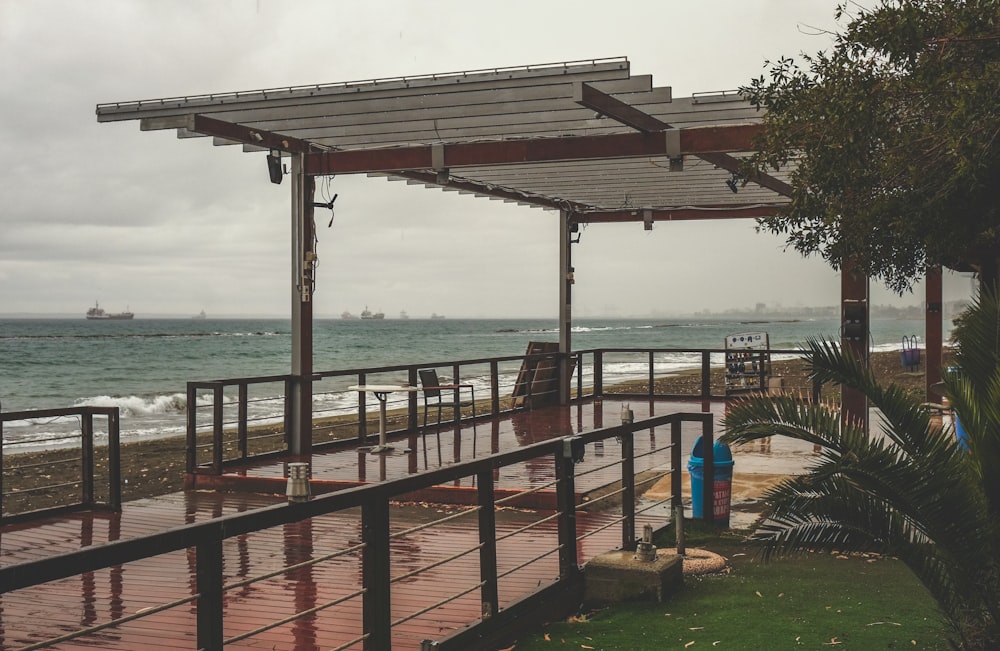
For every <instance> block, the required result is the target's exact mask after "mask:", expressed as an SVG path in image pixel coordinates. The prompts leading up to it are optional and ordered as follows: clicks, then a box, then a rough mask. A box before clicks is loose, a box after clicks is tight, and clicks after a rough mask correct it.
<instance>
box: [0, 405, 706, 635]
mask: <svg viewBox="0 0 1000 651" xmlns="http://www.w3.org/2000/svg"><path fill="white" fill-rule="evenodd" d="M685 422H694V423H700V424H701V428H700V433H701V435H702V436H703V437H706V439H707V441H708V444H707V445H706V446H705V448H706V449H707V450H711V449H712V445H711V443H712V436H713V430H712V426H713V417H712V414H710V413H674V414H668V415H665V416H659V417H655V418H651V419H648V420H643V421H639V422H636V423H632V424H623V425H621V426H616V427H609V428H604V429H599V430H593V431H590V432H586V433H582V434H579V435H576V436H572V437H565V438H559V439H553V440H548V441H543V442H540V443H535V444H532V445H529V446H526V447H523V448H519V449H517V450H513V451H510V452H505V453H502V454H495V455H492V456H488V457H483V458H480V459H476V460H472V461H468V462H464V463H459V464H455V465H452V466H447V467H443V468H440V469H437V470H432V471H429V472H425V473H421V474H417V475H412V476H408V477H405V478H402V479H397V480H391V481H385V482H382V483H377V484H371V485H366V486H362V487H357V488H351V489H347V490H343V491H339V492H336V493H331V494H327V495H323V496H319V497H316V498H314V499H312V500H310V501H305V502H289V503H287V504H277V505H274V506H270V507H265V508H262V509H258V510H255V511H250V512H246V513H239V514H232V515H226V516H222V517H218V518H214V519H212V520H209V521H206V522H203V523H197V524H190V525H186V526H182V527H176V528H173V529H169V530H165V531H161V532H157V533H155V534H153V535H147V536H142V537H138V538H132V539H128V540H119V541H115V542H109V543H107V544H102V545H97V546H93V547H89V548H86V549H81V550H78V551H73V552H71V553H66V554H61V555H58V556H53V557H49V558H45V559H42V560H37V561H32V562H25V563H19V564H11V565H7V566H5V567H2V568H0V585H2V586H4V588H3V591H4V593H6V594H7V595H9V596H5V597H4V603H5V619H6V620H7V622H6V624H7V626H6V631H7V640H8V642H11V641H12V639H11V635H12V631H11V625H10V617H11V615H12V610H14V608H13V606H14V605H15V604H17V603H18V602H19V596H18V592H19V591H29V592H30V591H32V590H38V591H39V592H38V593H37V594H35V593H30V594H25V595H23V598H25V599H30V602H31V603H32V604H33V606H32V608H33V609H36V610H37V608H39V607H40V606H38V605H37V604H39V603H42V602H44V596H45V593H44V591H45V585H46V584H49V583H51V582H58V581H61V580H66V579H73V578H74V577H83V576H88V575H89V576H93V573H95V572H100V571H104V570H109V569H110V571H112V573H113V572H114V571H116V570H117V571H118V573H119V574H121V573H122V572H124V576H126V577H127V576H129V575H130V573H129V569H128V568H129V567H130V564H132V563H140V562H143V561H148V562H151V563H155V564H156V565H155V566H156V567H157V568H159V569H158V573H162V575H163V576H186V575H191V576H192V577H193V578H192V580H191V581H190V585H189V584H188V582H187V581H181V582H180V583H179V585H180V586H181V591H180V592H177V593H176V594H172V595H171V597H172V598H170V599H168V600H165V601H163V602H160V603H150V604H148V605H147V606H146V607H144V608H141V609H138V610H136V611H134V612H131V613H130V614H125V612H124V611H123V610H122V609H120V608H119V609H118V610H117V611H114V610H110V611H109V613H110V616H108V618H107V619H105V621H97V620H98V618H96V617H94V616H89V617H87V618H86V622H85V623H86V624H87V625H86V626H81V622H82V621H83V620H82V619H81V618H79V617H76V616H75V615H73V614H72V613H70V614H68V617H69V619H68V620H67V621H66V622H59V623H56V624H53V631H54V632H55V631H58V634H52V636H51V637H49V638H48V639H39V637H40V635H39V634H38V633H37V632H33V635H35V637H34V638H33V641H32V642H31V643H30V644H29V645H26V646H24V647H23V649H24V650H25V651H27V650H28V649H38V648H45V647H47V646H51V645H54V644H57V643H59V642H63V641H67V640H71V639H78V638H84V639H86V640H94V639H97V638H95V637H94V636H96V635H98V634H101V635H104V634H109V631H113V630H115V629H117V628H118V627H123V626H127V625H140V624H141V620H143V619H145V618H156V617H157V616H158V615H160V614H161V613H165V614H166V615H170V616H171V617H172V618H173V619H172V621H174V622H176V621H177V618H183V617H191V618H193V625H194V628H195V629H196V630H195V631H194V634H191V635H190V637H191V638H192V639H190V643H191V645H192V647H193V648H198V649H222V648H224V647H225V646H226V645H229V644H235V643H237V642H239V641H241V640H245V639H248V638H258V639H259V638H260V636H267V635H268V634H269V632H271V631H282V632H283V634H284V635H285V636H286V637H283V638H281V639H283V640H286V642H287V639H288V637H287V636H288V635H292V636H293V637H294V639H295V642H296V644H300V643H301V644H302V645H303V646H316V645H317V644H318V645H320V646H323V648H335V649H349V648H354V649H358V648H361V649H365V650H366V651H370V650H378V651H387V650H390V649H391V648H393V645H394V644H396V645H398V647H399V648H403V647H404V646H405V648H416V645H417V644H421V645H422V646H425V647H426V646H433V648H440V649H476V648H493V647H492V646H489V645H490V644H492V643H491V642H489V640H496V639H500V638H502V637H503V636H504V635H509V634H510V633H511V631H512V630H513V629H512V628H511V627H516V626H523V625H525V624H527V623H533V622H535V621H536V619H535V617H537V616H542V615H548V614H551V613H552V612H561V614H565V613H566V612H568V609H571V608H573V607H575V606H576V604H577V603H578V598H579V596H580V594H581V590H580V588H581V585H582V573H581V569H580V562H581V560H582V559H581V558H580V556H579V553H580V552H579V550H581V549H584V548H585V547H584V546H585V545H586V543H587V540H588V539H589V538H590V537H592V536H594V535H595V534H596V533H598V532H599V531H601V530H604V529H607V528H610V527H620V531H621V539H620V542H621V547H623V548H626V549H634V546H635V543H636V538H637V537H636V517H637V515H638V514H637V510H636V495H637V489H636V487H637V484H638V485H639V486H640V487H641V486H642V485H645V484H648V483H650V482H652V481H656V480H657V479H660V478H663V477H666V476H670V479H671V480H670V485H671V491H670V496H669V497H667V498H666V499H664V500H663V501H662V502H660V503H654V504H650V505H646V506H645V507H643V508H644V509H645V510H648V509H653V508H656V507H657V506H660V505H662V504H663V503H666V502H669V503H670V505H671V507H675V506H679V505H680V504H681V492H680V488H681V486H680V482H681V474H680V467H681V466H680V460H681V449H680V448H681V446H680V437H681V428H682V425H683V424H684V423H685ZM664 427H668V428H669V435H668V436H666V437H664V436H662V435H661V436H660V437H659V438H658V439H657V437H656V436H655V434H656V433H657V431H659V430H658V428H664ZM644 437H645V438H644ZM657 440H659V441H660V442H661V443H662V442H663V441H667V444H666V445H661V444H658V443H657V442H656V441H657ZM599 446H600V447H599ZM615 448H618V449H619V450H620V454H618V455H615V454H610V453H609V452H610V451H611V450H613V449H615ZM639 450H641V451H639ZM529 464H530V467H531V468H532V469H533V471H534V472H536V473H537V471H538V469H539V468H543V467H544V468H548V469H549V471H548V472H546V473H544V477H538V476H534V478H533V479H532V480H531V481H530V482H528V483H529V484H530V486H528V487H527V489H526V490H519V491H511V490H501V489H498V488H497V487H496V481H497V479H496V478H497V477H498V475H499V474H500V473H508V472H513V473H517V472H524V470H523V469H525V468H527V467H528V465H529ZM711 468H712V463H711V459H706V463H705V470H706V473H705V474H706V477H705V486H706V490H705V494H704V495H703V496H702V499H704V500H707V501H706V502H705V506H706V510H705V512H706V513H711V512H712V509H711V500H712V492H711V487H712V482H713V478H712V476H711ZM590 473H604V475H602V479H601V480H600V481H597V482H590V483H592V484H604V483H605V482H606V485H608V486H610V490H609V491H606V492H604V493H603V494H601V495H600V496H598V497H594V498H593V499H591V500H587V501H583V496H581V495H579V494H578V491H577V485H578V480H579V479H580V478H582V477H585V476H586V475H587V474H590ZM637 477H639V479H638V480H637ZM470 479H471V481H472V484H473V486H474V489H475V497H474V502H473V503H472V504H471V505H470V506H471V508H468V509H458V510H456V511H455V512H454V513H449V514H446V515H445V516H444V517H440V518H436V519H434V520H432V521H427V522H418V523H414V522H413V521H412V520H405V518H404V519H403V520H401V519H400V518H402V514H403V513H404V512H405V509H401V508H398V507H397V506H396V505H398V504H399V503H400V502H406V501H408V500H413V499H414V498H415V497H416V496H419V495H420V494H421V492H422V491H433V490H435V489H436V488H439V487H441V486H442V485H448V486H450V485H453V484H454V483H455V482H462V481H463V480H470ZM541 498H545V499H546V500H548V501H549V502H550V503H551V504H552V506H553V507H554V508H553V510H552V511H551V512H549V511H548V510H542V511H538V510H530V511H529V510H527V509H525V508H523V507H521V506H519V505H520V504H522V503H523V502H524V500H528V499H533V500H535V501H536V502H537V501H538V500H539V499H541ZM507 507H516V508H515V509H514V511H515V514H516V517H517V518H519V519H518V520H517V521H516V522H514V523H511V521H510V517H505V518H504V522H503V523H499V521H498V518H497V514H498V512H499V511H500V510H503V509H505V508H507ZM616 507H620V508H618V510H617V511H614V509H615V508H616ZM602 509H603V511H602ZM671 511H672V509H671ZM602 512H603V513H605V514H606V515H604V516H602V517H603V519H600V518H599V517H598V516H599V515H600V513H602ZM667 512H670V511H667ZM640 513H641V511H640ZM662 517H663V522H664V523H665V522H666V519H667V515H666V513H665V514H664V515H663V516H662ZM461 518H474V519H475V523H474V524H472V523H470V524H468V525H467V526H465V527H464V528H463V529H462V530H464V531H466V532H469V535H468V536H466V539H468V538H471V544H465V545H459V544H455V545H452V546H451V547H449V548H448V549H447V551H446V552H445V553H444V554H443V555H442V556H441V557H440V558H437V559H435V560H431V561H430V562H429V563H427V564H425V565H423V566H421V567H412V566H411V563H412V561H411V559H412V558H415V556H414V552H413V546H414V545H416V546H418V547H419V546H420V545H429V544H431V542H435V541H440V540H443V539H445V536H450V537H451V538H452V539H454V538H455V531H457V530H459V527H458V525H456V521H457V520H460V519H461ZM321 530H322V532H323V533H322V534H321V533H320V531H321ZM334 530H336V531H337V532H339V533H338V534H337V535H333V534H332V533H331V532H332V531H334ZM442 530H443V532H442V533H438V531H442ZM549 534H551V536H552V537H551V538H548V535H549ZM287 536H292V539H291V540H288V539H287ZM526 536H527V537H530V540H531V543H530V544H522V545H521V549H528V548H530V549H531V552H530V553H531V556H530V557H528V558H523V557H517V558H514V557H513V556H512V554H511V553H510V549H512V545H514V542H513V541H516V540H517V539H518V537H520V538H521V539H522V540H524V538H525V537H526ZM282 540H284V543H282V542H281V541H282ZM541 540H550V543H549V544H548V546H546V545H545V544H544V543H542V542H541ZM266 541H271V545H270V546H266V545H265V542H266ZM331 541H334V542H336V541H344V542H342V543H340V544H339V546H337V547H335V548H334V549H328V548H327V546H328V545H330V543H331ZM255 543H257V544H260V545H261V546H262V547H263V549H262V550H261V551H260V553H261V555H262V556H264V557H265V558H261V559H257V562H256V563H255V562H254V560H255V557H254V549H255ZM234 546H235V549H234ZM226 550H228V553H229V554H233V553H236V554H237V555H238V561H239V562H236V561H235V560H234V559H233V558H229V559H228V560H226V559H225V558H224V557H225V556H226ZM274 550H283V551H278V558H277V559H276V558H275V553H274ZM407 550H409V551H407ZM604 551H607V549H601V550H599V551H597V552H596V553H602V552H604ZM281 554H284V562H283V563H282V562H281V561H280V557H281ZM275 560H279V562H278V567H275V562H274V561H275ZM224 561H225V562H224ZM462 563H464V564H465V566H466V567H468V565H469V564H472V566H473V567H475V568H477V569H475V570H473V571H472V575H473V576H475V577H477V578H473V579H471V580H470V581H469V582H468V584H462V582H461V581H460V580H459V577H461V576H463V575H464V574H463V573H462V572H461V571H460V570H458V569H456V570H447V569H446V568H451V567H454V566H455V565H453V564H458V565H461V564H462ZM171 564H182V569H181V570H180V571H179V572H178V571H177V570H171V569H170V565H171ZM123 568H125V569H124V570H123ZM253 568H256V569H258V570H259V571H258V572H257V573H254V572H253V571H252V570H253ZM553 570H554V571H553ZM147 571H148V570H147ZM442 571H447V572H448V574H447V576H448V577H449V579H448V580H447V581H442V580H441V579H440V578H437V579H435V575H436V574H438V573H440V572H442ZM525 572H534V573H533V574H531V575H530V577H531V580H530V581H525V580H524V576H525V575H524V573H525ZM135 573H136V574H142V573H143V572H141V571H139V570H138V568H137V569H136V572H135ZM466 574H468V573H466ZM553 574H555V577H554V578H546V577H552V575H553ZM515 579H517V580H515ZM275 582H278V583H279V585H274V583H275ZM442 584H443V585H445V586H446V588H447V591H448V592H446V593H444V594H440V586H441V585H442ZM111 585H112V588H113V589H114V586H118V587H117V589H118V590H119V592H121V591H122V590H123V588H122V581H121V576H119V580H118V581H117V582H115V581H114V580H112V581H111ZM429 585H436V586H439V590H438V592H437V593H434V594H433V595H432V593H430V592H428V589H427V586H429ZM56 588H57V591H58V585H57V586H56ZM320 588H322V590H320ZM182 592H186V594H183V593H182ZM268 594H270V595H271V596H272V597H273V599H272V600H271V601H265V602H264V603H265V605H266V606H267V607H266V608H257V609H252V608H250V604H251V603H252V602H253V600H254V599H255V598H262V599H263V598H266V596H267V595H268ZM290 595H294V598H293V599H290V598H289V596H290ZM408 596H409V598H407V597H408ZM52 598H53V599H54V600H55V601H58V602H59V604H63V605H62V606H60V605H58V604H54V605H53V608H56V609H58V608H65V607H66V606H65V595H64V594H61V593H60V594H58V595H56V596H54V597H52ZM135 599H136V597H135V595H132V601H133V602H134V601H135ZM122 601H123V595H122V594H118V595H117V597H116V596H115V595H112V597H111V599H109V602H110V603H119V602H122ZM407 604H410V605H407ZM414 604H415V605H414ZM463 607H464V608H465V611H467V612H471V613H473V614H472V615H471V616H470V617H469V618H468V619H469V621H468V623H469V624H472V626H471V627H468V628H466V627H465V626H464V624H463V625H461V626H457V627H456V628H458V630H457V631H455V632H453V633H451V634H443V635H442V636H441V638H440V639H438V640H435V641H433V643H430V642H428V641H426V637H425V636H423V633H425V632H426V631H427V630H428V629H427V623H426V621H424V624H423V626H422V627H421V626H416V625H415V624H416V623H419V621H420V620H421V619H422V618H423V619H424V620H426V619H427V617H434V615H435V613H436V612H443V611H447V612H457V611H461V610H462V608H463ZM408 608H409V609H411V610H409V611H408V612H407V609H408ZM248 609H250V610H251V611H252V612H255V613H256V615H254V616H253V617H252V618H251V619H252V621H251V622H249V623H247V622H246V621H245V618H243V619H241V618H240V615H241V613H245V612H247V610H248ZM439 609H444V610H443V611H439ZM449 609H450V610H449ZM167 611H170V612H167ZM268 615H270V617H271V618H270V621H268V619H269V618H268ZM557 616H558V615H557ZM232 618H235V620H234V619H232ZM154 621H155V619H154ZM435 621H438V620H435ZM226 622H229V624H226ZM234 622H235V623H234ZM302 622H308V625H306V624H305V623H302ZM328 622H335V623H336V626H334V627H332V628H331V626H332V625H331V626H327V625H325V624H324V623H328ZM237 624H239V626H237ZM289 625H290V626H291V627H292V628H291V631H290V632H289V630H288V629H287V628H281V627H285V626H289ZM151 626H152V624H151ZM157 626H160V627H161V628H160V629H159V630H162V622H160V623H159V624H158V625H157ZM176 626H177V625H176V623H175V624H173V627H174V628H176ZM241 626H242V628H243V630H239V631H237V630H236V629H237V628H240V627H241ZM334 629H336V630H334ZM122 635H123V636H124V632H123V633H122ZM81 641H83V640H81Z"/></svg>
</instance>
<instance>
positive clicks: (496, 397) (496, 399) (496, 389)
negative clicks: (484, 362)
mask: <svg viewBox="0 0 1000 651" xmlns="http://www.w3.org/2000/svg"><path fill="white" fill-rule="evenodd" d="M499 413H500V364H499V362H497V361H496V360H493V361H492V362H490V415H492V416H496V415H497V414H499Z"/></svg>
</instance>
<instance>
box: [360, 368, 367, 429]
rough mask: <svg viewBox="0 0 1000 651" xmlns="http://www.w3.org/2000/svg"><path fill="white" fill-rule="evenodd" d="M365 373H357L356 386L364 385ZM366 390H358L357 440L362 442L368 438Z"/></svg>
mask: <svg viewBox="0 0 1000 651" xmlns="http://www.w3.org/2000/svg"><path fill="white" fill-rule="evenodd" d="M365 377H366V376H365V374H364V373H358V386H362V387H363V386H364V385H365ZM365 400H366V392H365V391H358V440H359V441H361V442H362V443H364V442H365V441H367V440H368V409H367V404H366V402H365Z"/></svg>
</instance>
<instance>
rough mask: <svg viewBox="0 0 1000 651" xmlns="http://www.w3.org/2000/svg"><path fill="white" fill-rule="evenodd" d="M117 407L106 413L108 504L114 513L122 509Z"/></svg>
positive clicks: (120, 451)
mask: <svg viewBox="0 0 1000 651" xmlns="http://www.w3.org/2000/svg"><path fill="white" fill-rule="evenodd" d="M119 427H120V422H119V412H118V407H115V408H114V409H112V410H110V411H109V412H108V502H109V504H110V506H111V508H113V509H114V510H116V511H121V509H122V456H121V453H122V450H121V440H120V436H119Z"/></svg>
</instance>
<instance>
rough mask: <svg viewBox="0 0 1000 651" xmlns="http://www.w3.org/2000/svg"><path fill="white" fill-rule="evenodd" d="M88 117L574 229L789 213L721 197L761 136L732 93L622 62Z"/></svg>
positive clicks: (775, 190) (750, 196)
mask: <svg viewBox="0 0 1000 651" xmlns="http://www.w3.org/2000/svg"><path fill="white" fill-rule="evenodd" d="M97 117H98V121H100V122H110V121H120V120H139V121H140V126H141V128H142V129H143V130H157V129H176V130H177V132H178V136H179V137H180V138H190V137H205V136H211V137H214V142H215V144H217V145H233V144H240V145H242V146H243V148H244V149H245V150H246V151H247V152H259V151H266V150H268V149H278V150H281V151H283V152H285V153H294V154H303V155H304V156H305V170H306V172H307V173H309V174H314V175H329V174H346V173H352V174H353V173H368V174H369V175H372V176H386V177H388V178H390V179H397V180H407V181H409V182H411V183H419V184H423V185H427V186H429V187H441V188H444V189H445V190H457V191H460V192H467V193H473V194H476V195H479V196H488V197H493V198H499V199H503V200H506V201H516V202H518V203H523V204H526V205H531V206H535V207H541V208H548V209H563V210H567V211H569V212H571V213H573V214H574V215H575V216H576V217H577V218H578V220H579V221H627V220H636V221H641V220H642V219H643V218H644V213H643V211H646V212H645V218H647V219H649V218H652V219H690V218H713V217H737V216H759V215H762V214H770V213H771V212H773V210H774V208H775V206H778V205H781V204H783V203H786V202H787V198H786V196H784V195H786V194H787V183H786V177H785V176H783V175H782V174H778V175H775V176H774V177H763V178H754V179H752V180H751V181H750V182H746V183H744V181H746V179H740V180H739V182H738V183H737V184H736V187H737V190H738V191H737V192H733V191H732V189H731V187H730V186H729V185H727V183H726V182H727V181H732V175H733V172H734V171H735V170H736V169H737V167H738V162H739V158H740V157H741V156H745V155H746V152H747V150H748V149H749V148H750V145H749V142H750V137H751V136H752V134H753V132H754V129H755V125H756V124H758V123H759V115H758V113H757V112H756V110H755V109H754V108H753V107H752V106H750V105H749V104H748V103H747V102H746V101H745V100H743V99H742V97H741V96H740V95H739V94H738V93H736V92H733V91H729V92H724V93H704V94H698V95H695V96H692V97H684V98H673V97H672V93H671V89H670V88H669V87H663V86H661V87H657V86H654V85H653V80H652V77H651V76H648V75H639V76H632V75H631V72H630V66H629V62H628V60H627V59H625V58H612V59H600V60H592V61H583V62H571V63H558V64H543V65H533V66H524V67H516V68H498V69H493V70H484V71H472V72H458V73H446V74H435V75H424V76H419V77H406V78H392V79H377V80H368V81H359V82H342V83H333V84H317V85H312V86H296V87H289V88H274V89H266V90H255V91H243V92H228V93H220V94H209V95H197V96H190V97H172V98H163V99H152V100H141V101H129V102H115V103H107V104H100V105H98V106H97ZM671 159H673V163H674V165H673V169H671ZM680 160H683V169H682V170H680V169H678V162H679V161H680ZM758 182H759V183H760V184H758ZM765 186H766V187H765Z"/></svg>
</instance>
